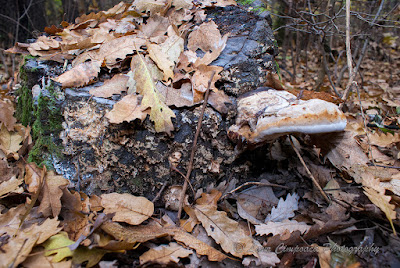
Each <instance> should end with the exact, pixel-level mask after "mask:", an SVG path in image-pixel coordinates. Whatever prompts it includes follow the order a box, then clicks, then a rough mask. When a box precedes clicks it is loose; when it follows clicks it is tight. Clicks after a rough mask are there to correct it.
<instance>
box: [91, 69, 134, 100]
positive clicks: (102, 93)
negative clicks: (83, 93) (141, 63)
mask: <svg viewBox="0 0 400 268" xmlns="http://www.w3.org/2000/svg"><path fill="white" fill-rule="evenodd" d="M128 79H129V76H127V75H126V74H116V75H114V76H113V78H111V79H109V80H106V81H104V84H103V85H102V86H99V87H94V88H91V89H90V91H89V93H90V94H92V95H94V96H96V97H102V98H109V97H112V95H114V94H121V92H122V91H126V90H127V89H128V86H127V83H128Z"/></svg>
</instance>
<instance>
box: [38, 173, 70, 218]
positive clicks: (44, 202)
mask: <svg viewBox="0 0 400 268" xmlns="http://www.w3.org/2000/svg"><path fill="white" fill-rule="evenodd" d="M68 184H69V181H68V180H67V179H65V178H64V177H63V176H60V175H57V174H55V172H54V171H52V170H51V171H49V172H47V173H46V176H45V178H44V184H43V190H42V191H41V198H40V206H39V212H42V213H43V215H44V216H46V217H48V216H50V215H51V216H53V217H55V218H56V217H57V216H58V214H60V211H61V196H62V195H63V191H62V189H63V188H66V187H67V186H68Z"/></svg>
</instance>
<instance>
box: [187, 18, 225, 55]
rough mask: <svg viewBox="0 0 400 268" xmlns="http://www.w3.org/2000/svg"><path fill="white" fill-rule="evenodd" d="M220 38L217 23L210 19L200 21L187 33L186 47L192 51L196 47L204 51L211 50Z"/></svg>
mask: <svg viewBox="0 0 400 268" xmlns="http://www.w3.org/2000/svg"><path fill="white" fill-rule="evenodd" d="M221 39H222V37H221V33H220V32H219V30H218V26H217V24H215V22H214V21H212V20H211V21H209V22H205V23H202V24H201V25H200V26H198V27H196V28H195V29H194V30H193V31H192V32H191V33H190V34H189V37H188V49H190V50H191V51H194V52H196V50H197V49H201V50H203V51H204V52H207V51H210V50H211V51H213V50H214V49H215V48H216V47H217V45H218V44H219V41H220V40H221Z"/></svg>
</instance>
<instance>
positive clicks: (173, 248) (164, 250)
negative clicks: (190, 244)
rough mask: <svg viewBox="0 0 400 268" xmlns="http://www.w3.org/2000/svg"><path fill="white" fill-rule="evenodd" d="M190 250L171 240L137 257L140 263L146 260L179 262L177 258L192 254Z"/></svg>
mask: <svg viewBox="0 0 400 268" xmlns="http://www.w3.org/2000/svg"><path fill="white" fill-rule="evenodd" d="M192 253H193V251H192V250H188V249H185V248H184V247H182V246H180V245H178V244H177V243H174V242H171V243H169V244H168V245H160V246H158V247H155V248H151V249H149V250H148V251H146V252H145V253H143V254H142V256H140V257H139V260H140V264H144V263H146V262H148V261H152V262H156V263H160V264H167V263H169V262H175V263H178V262H179V260H180V259H179V258H186V257H187V256H189V255H190V254H192Z"/></svg>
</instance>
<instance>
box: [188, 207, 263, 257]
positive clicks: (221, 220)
mask: <svg viewBox="0 0 400 268" xmlns="http://www.w3.org/2000/svg"><path fill="white" fill-rule="evenodd" d="M195 213H196V216H197V218H198V219H199V221H200V222H201V224H202V225H203V227H204V229H206V231H207V234H208V235H209V236H211V237H212V238H213V239H214V240H215V242H217V243H218V244H220V245H221V247H222V249H223V250H224V251H225V252H228V253H231V254H232V255H234V256H236V257H239V258H241V257H243V255H254V256H257V255H258V254H257V249H258V247H257V245H256V242H255V241H254V240H253V239H252V238H251V237H250V236H248V235H246V233H245V232H244V231H243V229H241V228H240V227H239V223H238V222H236V221H234V220H232V219H230V218H229V217H228V216H227V214H226V212H223V211H217V209H216V207H213V206H210V205H196V207H195Z"/></svg>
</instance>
